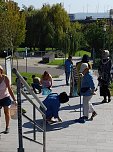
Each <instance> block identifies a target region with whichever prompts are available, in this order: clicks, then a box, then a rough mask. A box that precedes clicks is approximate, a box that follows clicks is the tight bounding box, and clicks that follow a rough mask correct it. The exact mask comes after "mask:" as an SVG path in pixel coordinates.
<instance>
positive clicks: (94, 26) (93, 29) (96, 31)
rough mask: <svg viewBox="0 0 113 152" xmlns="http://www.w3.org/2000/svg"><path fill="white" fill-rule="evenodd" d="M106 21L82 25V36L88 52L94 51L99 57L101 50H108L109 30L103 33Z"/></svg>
mask: <svg viewBox="0 0 113 152" xmlns="http://www.w3.org/2000/svg"><path fill="white" fill-rule="evenodd" d="M105 24H106V21H104V20H101V21H98V20H97V21H96V22H94V23H90V24H86V25H84V35H85V39H86V40H87V44H88V45H89V47H90V50H92V49H94V50H95V51H96V53H97V55H100V53H101V51H100V50H102V49H108V39H109V29H108V28H107V29H106V31H104V29H103V28H104V25H105Z"/></svg>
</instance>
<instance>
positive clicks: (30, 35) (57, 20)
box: [26, 4, 70, 50]
mask: <svg viewBox="0 0 113 152" xmlns="http://www.w3.org/2000/svg"><path fill="white" fill-rule="evenodd" d="M69 27H70V20H69V16H68V14H67V12H66V11H65V10H64V8H63V7H62V5H61V4H56V5H53V6H52V7H50V5H46V4H45V5H43V7H42V8H41V9H40V10H35V11H34V13H31V14H30V15H29V16H27V26H26V29H27V33H26V44H27V46H29V47H31V46H32V47H34V48H35V47H39V48H40V50H45V49H46V48H47V47H52V48H53V47H54V48H62V43H63V40H64V39H63V38H64V34H65V32H66V30H67V29H68V28H69Z"/></svg>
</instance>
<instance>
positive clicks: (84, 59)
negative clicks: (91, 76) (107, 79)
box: [76, 54, 92, 95]
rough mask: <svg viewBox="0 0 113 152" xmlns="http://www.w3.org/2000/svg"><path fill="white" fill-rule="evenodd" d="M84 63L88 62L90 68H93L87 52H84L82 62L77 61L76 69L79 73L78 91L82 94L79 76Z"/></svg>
mask: <svg viewBox="0 0 113 152" xmlns="http://www.w3.org/2000/svg"><path fill="white" fill-rule="evenodd" d="M82 63H88V67H89V69H92V66H91V63H90V62H89V56H88V55H87V54H84V55H83V57H82V60H81V61H80V62H77V63H76V69H77V75H78V81H77V92H78V95H79V94H80V77H79V72H80V67H81V64H82Z"/></svg>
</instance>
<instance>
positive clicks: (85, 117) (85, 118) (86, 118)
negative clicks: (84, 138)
mask: <svg viewBox="0 0 113 152" xmlns="http://www.w3.org/2000/svg"><path fill="white" fill-rule="evenodd" d="M80 119H84V120H88V117H87V116H83V117H81V118H80Z"/></svg>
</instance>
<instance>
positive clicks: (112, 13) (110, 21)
mask: <svg viewBox="0 0 113 152" xmlns="http://www.w3.org/2000/svg"><path fill="white" fill-rule="evenodd" d="M112 19H113V9H110V12H109V51H111V34H112Z"/></svg>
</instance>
